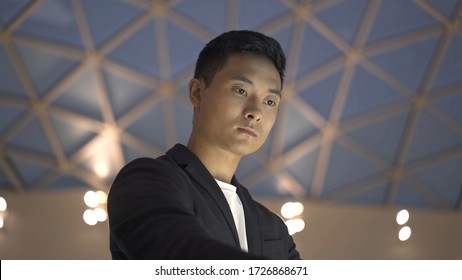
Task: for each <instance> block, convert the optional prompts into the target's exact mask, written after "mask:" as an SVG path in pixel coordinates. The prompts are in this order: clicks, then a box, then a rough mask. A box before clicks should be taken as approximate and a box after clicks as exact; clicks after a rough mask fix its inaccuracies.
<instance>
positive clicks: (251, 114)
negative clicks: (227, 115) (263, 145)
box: [244, 98, 262, 122]
mask: <svg viewBox="0 0 462 280" xmlns="http://www.w3.org/2000/svg"><path fill="white" fill-rule="evenodd" d="M261 106H262V104H261V102H260V101H259V100H257V98H249V99H248V102H247V104H246V107H245V110H244V117H245V118H246V119H251V120H254V121H257V122H259V121H260V120H261V118H262V112H261Z"/></svg>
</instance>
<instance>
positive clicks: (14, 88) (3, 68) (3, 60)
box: [0, 45, 26, 98]
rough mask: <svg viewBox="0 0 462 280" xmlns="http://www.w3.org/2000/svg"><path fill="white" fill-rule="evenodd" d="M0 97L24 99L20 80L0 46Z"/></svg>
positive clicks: (24, 94)
mask: <svg viewBox="0 0 462 280" xmlns="http://www.w3.org/2000/svg"><path fill="white" fill-rule="evenodd" d="M0 95H6V96H12V97H20V98H23V97H26V93H25V92H24V88H23V86H22V85H21V80H20V79H19V77H18V76H17V74H16V70H15V68H14V67H13V64H12V63H11V61H10V59H9V58H8V55H7V53H6V51H5V49H4V47H3V46H2V45H0Z"/></svg>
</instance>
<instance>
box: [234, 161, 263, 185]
mask: <svg viewBox="0 0 462 280" xmlns="http://www.w3.org/2000/svg"><path fill="white" fill-rule="evenodd" d="M261 168H263V164H262V163H261V162H260V161H258V160H257V159H255V157H254V156H252V155H247V156H245V157H243V158H242V159H241V161H240V162H239V166H238V168H237V170H236V176H237V178H238V179H240V180H242V179H244V178H245V177H246V176H250V175H252V174H254V173H255V172H256V171H258V170H259V169H261Z"/></svg>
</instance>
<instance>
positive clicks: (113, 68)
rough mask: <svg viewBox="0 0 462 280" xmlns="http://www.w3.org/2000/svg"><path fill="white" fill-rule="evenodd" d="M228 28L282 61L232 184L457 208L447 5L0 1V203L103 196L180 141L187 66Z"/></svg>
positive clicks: (456, 130)
mask: <svg viewBox="0 0 462 280" xmlns="http://www.w3.org/2000/svg"><path fill="white" fill-rule="evenodd" d="M232 29H252V30H257V31H260V32H263V33H265V34H268V35H270V36H273V37H275V38H276V39H277V40H278V41H280V43H281V45H282V46H283V48H284V50H285V52H286V55H287V70H286V81H285V84H284V90H283V99H282V103H281V106H280V110H279V116H278V121H277V123H276V125H275V126H274V128H273V131H272V133H271V134H270V136H269V137H268V140H267V142H266V143H265V144H264V146H263V147H262V148H261V149H260V150H259V151H257V152H256V153H254V154H252V155H249V156H247V157H245V158H244V159H243V160H242V162H241V165H240V167H239V169H238V172H237V175H238V178H239V179H240V181H241V183H243V184H244V185H245V186H246V187H247V188H248V189H249V190H250V192H251V193H253V194H254V195H255V196H256V197H259V196H273V197H285V198H293V199H297V198H308V199H312V200H329V201H334V202H338V203H356V204H367V205H376V206H397V207H398V206H399V207H401V206H405V207H408V208H412V207H418V208H428V209H430V210H434V211H439V210H454V211H460V210H461V204H462V1H458V0H445V1H438V0H431V1H430V0H415V1H366V0H349V1H335V0H332V1H330V0H325V1H315V0H310V1H305V0H246V1H243V0H240V1H236V0H194V1H191V0H183V1H181V0H172V1H168V0H159V1H156V0H152V1H149V0H127V1H122V0H120V1H116V0H99V1H93V0H43V1H33V0H21V1H19V0H0V192H17V193H21V192H38V191H41V192H49V191H55V190H63V189H68V188H95V189H101V190H105V191H107V190H108V189H109V187H110V184H111V182H112V180H113V179H114V176H115V174H116V173H117V171H118V170H119V169H120V168H121V167H122V166H123V165H124V164H126V163H127V162H129V161H130V160H133V159H134V158H136V157H141V156H149V157H157V156H159V155H161V154H163V153H164V152H165V151H166V150H167V149H168V148H169V147H171V146H173V145H174V144H175V143H178V142H180V143H186V142H187V140H188V137H189V133H190V131H191V119H192V107H191V104H190V102H189V98H188V95H187V84H188V81H189V79H190V78H191V77H192V74H193V70H194V63H195V60H196V58H197V55H198V53H199V51H200V50H201V48H202V47H203V46H204V44H205V43H206V42H208V41H209V40H210V39H212V38H214V37H215V36H217V35H219V34H221V33H223V32H225V31H228V30H232Z"/></svg>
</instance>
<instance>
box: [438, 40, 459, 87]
mask: <svg viewBox="0 0 462 280" xmlns="http://www.w3.org/2000/svg"><path fill="white" fill-rule="evenodd" d="M453 34H454V35H453V36H452V37H451V41H450V43H449V46H448V49H447V50H446V53H445V56H444V58H443V61H442V63H441V65H440V66H439V67H438V74H437V75H436V77H435V79H434V80H433V83H432V85H431V88H432V89H437V88H440V87H444V86H448V85H451V84H453V83H457V82H462V74H461V73H462V36H460V35H457V34H456V33H453Z"/></svg>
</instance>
